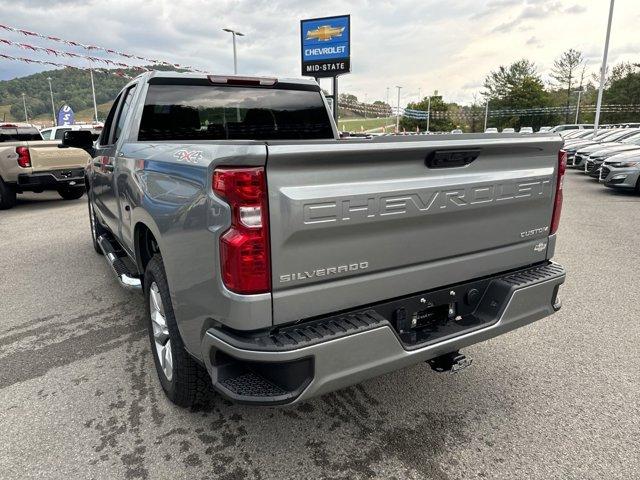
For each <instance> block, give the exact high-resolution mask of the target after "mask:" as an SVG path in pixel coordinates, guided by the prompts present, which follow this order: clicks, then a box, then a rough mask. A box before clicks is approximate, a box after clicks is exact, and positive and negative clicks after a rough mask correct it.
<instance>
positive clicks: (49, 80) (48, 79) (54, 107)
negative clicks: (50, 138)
mask: <svg viewBox="0 0 640 480" xmlns="http://www.w3.org/2000/svg"><path fill="white" fill-rule="evenodd" d="M47 82H49V93H50V94H51V113H52V115H53V126H54V127H55V126H56V106H55V104H54V103H53V88H51V77H47Z"/></svg>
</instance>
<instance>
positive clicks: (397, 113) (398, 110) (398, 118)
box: [396, 85, 402, 133]
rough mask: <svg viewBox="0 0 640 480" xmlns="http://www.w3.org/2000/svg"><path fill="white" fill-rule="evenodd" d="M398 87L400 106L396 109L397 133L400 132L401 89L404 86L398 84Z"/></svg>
mask: <svg viewBox="0 0 640 480" xmlns="http://www.w3.org/2000/svg"><path fill="white" fill-rule="evenodd" d="M396 88H397V89H398V106H397V109H396V133H399V132H400V90H401V89H402V87H400V86H398V85H396Z"/></svg>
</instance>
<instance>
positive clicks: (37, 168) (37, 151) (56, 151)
mask: <svg viewBox="0 0 640 480" xmlns="http://www.w3.org/2000/svg"><path fill="white" fill-rule="evenodd" d="M59 143H60V142H56V141H52V142H38V143H36V144H31V143H30V144H29V154H30V155H31V166H32V167H33V171H34V172H45V171H49V170H60V169H65V168H83V167H85V166H86V165H87V164H88V163H89V154H87V152H85V151H84V150H80V149H78V148H58V144H59Z"/></svg>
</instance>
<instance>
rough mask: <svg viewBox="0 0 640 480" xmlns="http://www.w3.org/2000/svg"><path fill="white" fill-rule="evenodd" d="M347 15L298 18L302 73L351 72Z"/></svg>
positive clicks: (325, 74)
mask: <svg viewBox="0 0 640 480" xmlns="http://www.w3.org/2000/svg"><path fill="white" fill-rule="evenodd" d="M350 20H351V18H350V15H342V16H339V17H325V18H312V19H308V20H301V21H300V36H301V38H300V44H301V47H302V75H308V76H311V77H335V76H337V75H341V74H343V73H349V72H350V71H351V46H350V38H351V25H350Z"/></svg>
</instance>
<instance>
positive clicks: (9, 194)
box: [0, 178, 16, 210]
mask: <svg viewBox="0 0 640 480" xmlns="http://www.w3.org/2000/svg"><path fill="white" fill-rule="evenodd" d="M15 204H16V189H15V188H13V187H12V186H11V185H8V184H6V183H4V181H3V180H2V179H1V178H0V210H9V209H10V208H13V206H14V205H15Z"/></svg>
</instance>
